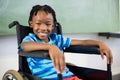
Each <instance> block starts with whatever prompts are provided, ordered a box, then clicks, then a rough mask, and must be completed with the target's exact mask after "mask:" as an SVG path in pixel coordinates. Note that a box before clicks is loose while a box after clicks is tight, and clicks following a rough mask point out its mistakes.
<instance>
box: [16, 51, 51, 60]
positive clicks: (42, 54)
mask: <svg viewBox="0 0 120 80" xmlns="http://www.w3.org/2000/svg"><path fill="white" fill-rule="evenodd" d="M18 54H19V56H24V57H36V58H47V59H50V57H49V54H48V51H47V50H46V51H45V50H37V51H30V52H25V51H22V50H20V51H18Z"/></svg>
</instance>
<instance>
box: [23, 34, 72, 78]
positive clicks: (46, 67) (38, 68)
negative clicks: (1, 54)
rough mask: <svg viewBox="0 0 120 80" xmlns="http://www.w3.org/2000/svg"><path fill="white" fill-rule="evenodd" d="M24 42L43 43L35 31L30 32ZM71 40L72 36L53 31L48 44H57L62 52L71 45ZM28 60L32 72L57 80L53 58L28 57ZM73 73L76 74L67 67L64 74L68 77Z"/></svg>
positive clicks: (38, 75)
mask: <svg viewBox="0 0 120 80" xmlns="http://www.w3.org/2000/svg"><path fill="white" fill-rule="evenodd" d="M22 42H40V43H43V42H42V41H41V40H40V39H38V38H37V37H36V35H35V34H34V33H29V35H28V36H26V37H25V38H24V39H23V41H22ZM70 42H71V39H70V38H65V37H63V36H62V35H57V34H56V33H52V34H51V35H49V42H48V44H54V45H56V46H57V47H58V48H59V49H60V50H61V52H62V53H63V49H64V48H67V47H69V46H70ZM27 62H28V65H29V68H30V70H31V72H32V75H34V76H36V77H40V78H43V79H50V80H57V72H56V69H55V68H54V66H53V63H52V61H51V60H48V59H43V58H32V57H27ZM73 75H74V74H73V73H72V72H70V71H69V69H68V68H67V67H66V68H65V72H64V73H63V74H62V76H63V78H68V77H70V76H73Z"/></svg>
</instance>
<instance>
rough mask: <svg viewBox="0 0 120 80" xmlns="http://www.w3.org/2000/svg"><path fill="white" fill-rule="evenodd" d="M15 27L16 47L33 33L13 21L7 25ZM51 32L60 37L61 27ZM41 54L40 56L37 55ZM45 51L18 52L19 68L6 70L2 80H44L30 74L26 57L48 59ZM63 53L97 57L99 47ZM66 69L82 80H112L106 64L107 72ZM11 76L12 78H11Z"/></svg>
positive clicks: (78, 67) (79, 68)
mask: <svg viewBox="0 0 120 80" xmlns="http://www.w3.org/2000/svg"><path fill="white" fill-rule="evenodd" d="M13 26H16V33H17V41H18V45H19V44H20V43H21V42H22V39H23V38H24V37H25V36H26V35H28V33H30V32H33V31H32V29H31V28H30V27H29V26H23V25H21V24H19V22H18V21H13V22H12V23H10V24H9V28H12V27H13ZM53 32H56V33H57V34H61V35H62V27H61V25H60V24H59V23H57V24H56V27H55V29H54V30H53ZM40 52H41V54H39V53H40ZM46 52H47V51H32V52H29V53H28V52H24V51H18V55H19V62H18V63H19V68H18V71H15V70H8V71H6V73H5V74H4V75H3V78H2V80H14V78H15V80H44V79H41V78H37V77H35V76H33V75H32V74H31V71H30V69H29V67H28V63H27V60H26V57H28V56H29V57H40V58H47V59H50V57H49V55H48V54H46ZM64 52H71V53H79V54H80V53H82V54H83V53H84V54H97V55H99V54H100V52H99V47H97V46H70V47H69V48H67V49H65V50H64ZM67 67H68V68H69V69H70V71H71V72H73V73H74V74H75V75H76V76H78V77H79V78H82V79H83V80H112V72H111V65H110V64H107V70H98V69H91V68H85V67H80V66H74V65H70V64H67ZM11 76H12V78H11ZM58 80H62V75H59V76H58Z"/></svg>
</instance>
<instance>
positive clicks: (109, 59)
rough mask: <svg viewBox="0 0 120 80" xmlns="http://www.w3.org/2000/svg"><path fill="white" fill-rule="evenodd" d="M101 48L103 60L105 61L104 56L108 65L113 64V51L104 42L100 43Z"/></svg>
mask: <svg viewBox="0 0 120 80" xmlns="http://www.w3.org/2000/svg"><path fill="white" fill-rule="evenodd" d="M99 47H100V53H101V57H102V59H104V55H106V57H107V63H108V64H112V62H113V57H112V53H111V50H110V49H109V48H108V47H107V46H106V45H105V44H104V43H103V42H99Z"/></svg>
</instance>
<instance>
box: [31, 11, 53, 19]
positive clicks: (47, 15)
mask: <svg viewBox="0 0 120 80" xmlns="http://www.w3.org/2000/svg"><path fill="white" fill-rule="evenodd" d="M33 18H34V19H37V20H53V15H52V14H51V13H48V12H45V11H38V12H37V14H36V15H34V16H33Z"/></svg>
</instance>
